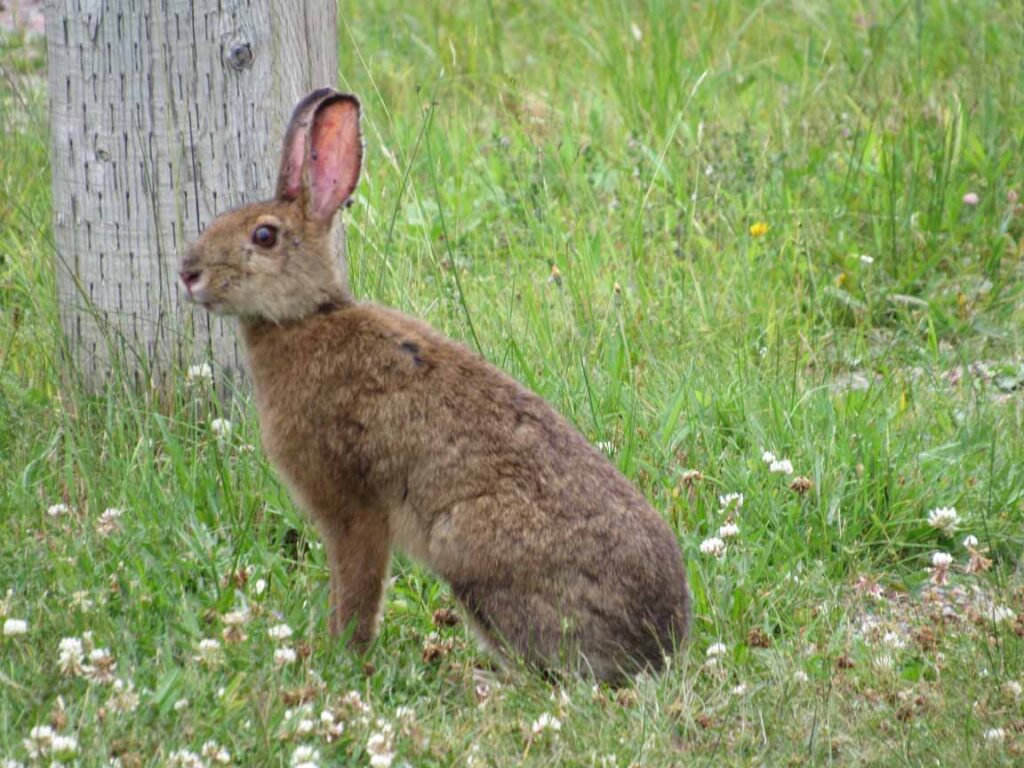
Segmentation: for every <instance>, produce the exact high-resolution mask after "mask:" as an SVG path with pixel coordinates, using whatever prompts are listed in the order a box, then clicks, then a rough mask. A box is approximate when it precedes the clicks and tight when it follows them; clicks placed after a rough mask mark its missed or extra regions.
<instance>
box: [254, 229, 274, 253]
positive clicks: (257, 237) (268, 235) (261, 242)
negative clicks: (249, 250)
mask: <svg viewBox="0 0 1024 768" xmlns="http://www.w3.org/2000/svg"><path fill="white" fill-rule="evenodd" d="M252 241H253V243H254V244H256V245H258V246H259V247H260V248H273V247H274V246H275V245H277V228H276V227H271V226H269V225H267V224H261V225H260V226H258V227H256V229H254V230H253V233H252Z"/></svg>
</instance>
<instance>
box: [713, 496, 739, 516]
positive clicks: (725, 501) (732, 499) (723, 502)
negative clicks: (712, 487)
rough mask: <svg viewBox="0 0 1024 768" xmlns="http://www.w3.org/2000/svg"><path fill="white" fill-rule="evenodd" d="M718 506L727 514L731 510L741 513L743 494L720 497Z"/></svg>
mask: <svg viewBox="0 0 1024 768" xmlns="http://www.w3.org/2000/svg"><path fill="white" fill-rule="evenodd" d="M718 505H719V506H720V507H721V508H722V511H723V512H725V511H727V510H729V509H735V510H736V511H739V510H740V509H742V508H743V494H742V493H727V494H725V495H724V496H719V497H718Z"/></svg>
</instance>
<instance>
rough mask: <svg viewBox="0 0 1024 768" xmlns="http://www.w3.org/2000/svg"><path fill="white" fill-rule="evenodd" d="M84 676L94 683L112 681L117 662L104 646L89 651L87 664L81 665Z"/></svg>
mask: <svg viewBox="0 0 1024 768" xmlns="http://www.w3.org/2000/svg"><path fill="white" fill-rule="evenodd" d="M83 670H84V671H85V677H86V679H88V680H91V681H92V682H94V683H112V682H114V672H115V671H117V662H116V661H114V655H113V654H112V653H111V652H110V651H109V650H108V649H106V648H96V649H94V650H92V651H90V652H89V664H88V666H85V667H83Z"/></svg>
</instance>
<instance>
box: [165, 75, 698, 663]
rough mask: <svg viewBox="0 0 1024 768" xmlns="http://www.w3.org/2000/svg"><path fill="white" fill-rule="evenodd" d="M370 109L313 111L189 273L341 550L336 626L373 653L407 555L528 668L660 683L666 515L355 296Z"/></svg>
mask: <svg viewBox="0 0 1024 768" xmlns="http://www.w3.org/2000/svg"><path fill="white" fill-rule="evenodd" d="M359 115H360V107H359V102H358V101H357V100H356V98H355V97H353V96H350V95H345V94H340V93H337V92H335V91H333V90H331V89H322V90H318V91H315V92H313V93H311V94H310V95H309V96H307V97H306V98H305V99H303V100H302V101H301V102H300V103H299V105H298V106H297V107H296V108H295V112H294V114H293V115H292V118H291V123H290V124H289V126H288V131H287V134H286V135H285V140H284V150H283V156H282V158H281V166H280V172H279V177H278V182H277V196H276V197H275V198H274V199H273V200H270V201H267V202H262V203H255V204H252V205H247V206H244V207H241V208H238V209H236V210H233V211H229V212H228V213H225V214H223V215H221V216H219V217H218V218H217V219H216V220H214V221H213V222H212V223H211V224H210V225H209V226H208V227H207V228H206V230H205V232H204V233H203V234H202V236H201V237H199V239H198V240H196V241H195V242H194V243H192V244H191V246H190V247H189V248H188V253H187V255H186V256H185V258H184V260H183V262H182V264H181V280H182V282H183V284H184V285H185V288H186V289H187V291H188V294H189V296H190V298H191V300H192V301H194V302H197V303H199V304H202V305H203V306H204V307H206V308H207V309H209V310H212V311H214V312H218V313H223V314H234V315H238V316H239V319H240V324H241V329H242V338H243V339H244V344H245V349H246V352H247V357H248V364H249V367H250V369H251V374H252V379H253V384H254V387H255V397H256V405H257V408H258V410H259V414H260V420H261V424H262V434H263V444H264V447H265V449H266V451H267V454H268V455H269V456H270V459H271V461H272V462H273V463H274V465H275V466H276V467H277V469H278V470H279V471H280V473H281V474H282V475H283V477H284V479H285V481H286V482H287V483H288V486H289V487H290V489H291V491H292V494H293V496H294V498H295V499H296V501H297V502H298V503H299V505H300V506H302V507H303V508H304V509H305V510H306V512H307V513H308V514H309V515H310V516H311V517H312V519H313V521H314V522H315V523H316V525H317V527H318V528H319V530H320V532H321V533H322V535H323V537H324V541H325V543H326V550H327V556H328V560H329V568H330V581H331V585H330V592H331V615H330V628H331V631H332V633H335V634H339V633H341V632H342V631H343V630H345V629H346V628H347V627H349V626H350V625H351V624H354V628H353V629H352V631H353V634H352V640H353V642H354V644H355V646H356V647H357V648H358V649H360V650H362V649H364V648H365V647H366V646H367V645H368V644H369V643H370V642H371V641H372V640H373V638H374V637H375V635H376V632H377V623H378V616H379V613H380V610H381V598H382V595H383V591H384V584H385V580H386V577H387V574H388V563H389V560H390V556H391V549H392V547H396V548H398V549H399V550H401V551H403V552H405V553H407V554H408V555H409V556H410V557H412V558H414V559H415V560H418V561H420V562H422V563H424V564H426V565H427V566H428V567H430V568H431V569H432V570H433V571H434V572H436V573H437V574H439V575H440V576H441V577H442V578H444V579H445V580H446V581H447V582H448V583H449V584H450V585H451V588H452V591H453V592H454V593H455V596H456V597H457V598H458V600H459V601H460V602H461V604H462V605H463V607H464V608H465V610H466V612H467V614H468V616H469V618H470V622H471V624H472V625H473V626H474V627H475V629H476V630H477V632H478V633H479V634H480V635H482V637H483V639H484V640H485V641H486V642H489V643H490V644H492V645H493V646H495V647H496V648H498V649H501V650H505V651H510V652H511V653H512V654H513V655H517V656H520V657H522V658H523V659H524V660H526V661H527V662H528V663H529V664H531V665H533V666H536V667H540V668H542V669H546V670H557V669H564V668H567V667H568V668H571V669H579V668H580V667H583V668H584V669H587V668H589V669H590V670H591V671H592V672H593V674H595V675H596V676H597V677H599V678H602V679H621V677H622V676H623V675H624V674H629V673H632V672H635V671H637V670H640V669H644V668H653V669H657V668H660V667H661V665H662V664H663V661H664V656H665V655H666V654H668V653H670V652H671V651H672V650H673V649H674V647H676V645H677V644H679V643H681V642H682V641H683V639H684V636H685V635H686V631H687V623H688V618H689V594H688V591H687V585H686V570H685V568H684V565H683V560H682V556H681V554H680V551H679V547H678V543H677V542H676V539H675V536H674V535H673V533H672V531H671V530H670V529H669V527H668V525H667V524H666V523H665V521H664V520H663V519H662V518H661V517H660V516H659V515H658V514H657V513H656V512H655V511H654V510H653V509H652V508H651V507H650V505H649V504H648V503H647V502H646V500H645V499H644V497H643V496H642V495H641V494H640V493H639V492H638V491H637V490H636V489H635V488H633V486H632V485H630V483H629V481H627V480H626V479H625V478H624V477H623V476H622V475H621V474H620V473H619V472H618V470H616V468H615V467H614V466H612V464H611V463H610V462H609V461H608V460H607V459H606V458H605V457H604V456H603V455H602V454H601V453H600V452H599V451H597V450H596V449H595V448H594V447H593V446H591V445H590V444H589V443H588V442H587V441H586V440H585V439H584V438H583V437H582V436H581V435H580V434H579V433H578V432H577V431H576V430H575V429H573V427H571V426H570V425H569V424H568V422H566V421H565V419H563V418H562V417H561V416H560V415H559V414H557V413H555V411H554V410H553V409H552V408H551V407H550V406H548V405H547V404H546V403H545V402H544V401H543V400H541V399H540V398H539V397H537V396H536V395H534V394H533V393H532V392H529V391H528V390H526V389H525V388H524V387H522V386H521V385H520V384H518V383H517V382H516V381H514V380H513V379H511V378H510V377H508V376H507V375H505V374H504V373H502V372H501V371H499V370H498V369H496V368H495V367H494V366H492V365H490V364H489V363H487V362H486V361H484V360H482V359H480V357H478V356H477V355H476V354H474V353H473V352H471V351H469V350H468V349H466V348H465V347H463V346H462V345H460V344H456V343H455V342H453V341H451V340H449V339H447V338H445V337H444V336H442V335H441V334H439V333H437V332H436V331H434V330H433V329H431V328H430V327H428V326H427V325H425V324H424V323H422V322H420V321H419V320H415V319H413V318H411V317H407V316H405V315H402V314H400V313H398V312H395V311H393V310H391V309H386V308H384V307H379V306H374V305H372V304H364V303H357V302H355V301H353V300H352V298H351V296H350V295H349V292H348V289H347V287H346V285H345V282H344V280H343V278H342V275H341V272H340V271H339V269H338V266H337V264H336V262H335V258H334V251H333V248H332V231H331V226H332V220H333V218H334V214H335V212H336V211H337V210H338V209H339V208H340V207H341V206H343V205H344V204H345V202H346V201H347V200H348V199H349V197H350V196H351V194H352V192H353V190H354V189H355V186H356V182H357V181H358V179H359V171H360V166H361V164H362V153H363V144H362V138H361V136H360V130H359Z"/></svg>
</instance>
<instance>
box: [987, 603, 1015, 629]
mask: <svg viewBox="0 0 1024 768" xmlns="http://www.w3.org/2000/svg"><path fill="white" fill-rule="evenodd" d="M1016 615H1017V614H1015V613H1014V612H1013V609H1012V608H1008V607H1007V606H1005V605H993V606H992V608H991V613H990V618H991V619H992V621H994V622H995V623H996V624H1000V623H1002V622H1004V621H1010V620H1011V619H1014V618H1016Z"/></svg>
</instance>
